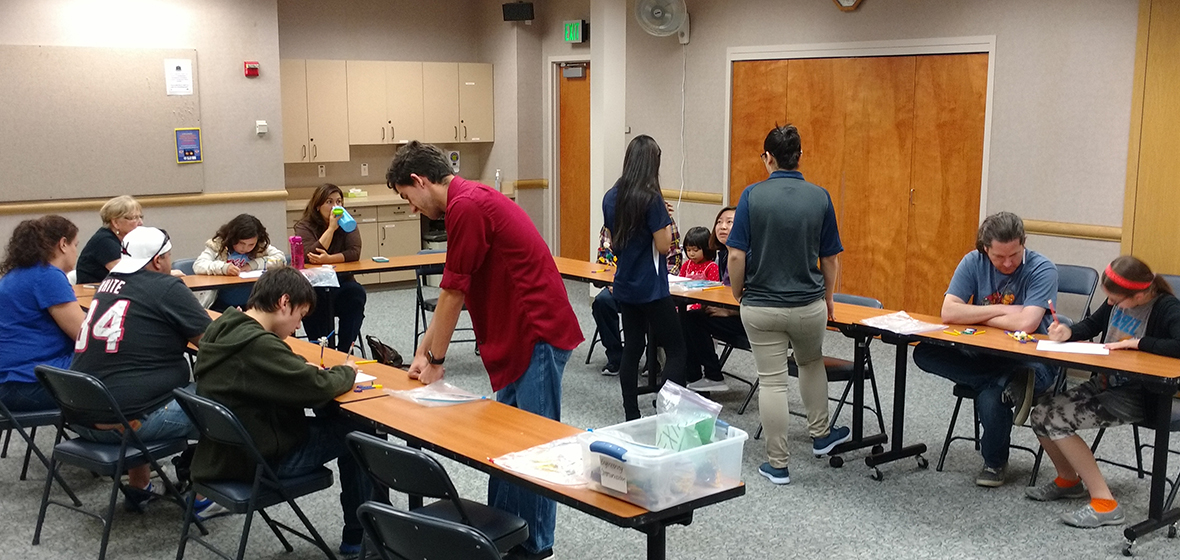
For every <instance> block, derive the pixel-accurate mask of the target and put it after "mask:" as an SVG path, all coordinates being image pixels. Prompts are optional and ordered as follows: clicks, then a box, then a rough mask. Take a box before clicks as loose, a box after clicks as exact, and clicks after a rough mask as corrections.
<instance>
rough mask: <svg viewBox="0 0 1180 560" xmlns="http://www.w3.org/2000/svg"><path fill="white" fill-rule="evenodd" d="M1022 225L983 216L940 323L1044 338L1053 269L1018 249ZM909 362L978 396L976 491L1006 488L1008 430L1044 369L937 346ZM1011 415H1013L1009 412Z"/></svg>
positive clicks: (1004, 216)
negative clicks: (980, 428)
mask: <svg viewBox="0 0 1180 560" xmlns="http://www.w3.org/2000/svg"><path fill="white" fill-rule="evenodd" d="M1024 241H1025V233H1024V221H1023V220H1021V219H1020V217H1019V216H1017V215H1015V214H1013V213H1011V212H1000V213H997V214H992V215H991V216H988V217H987V219H985V220H984V221H983V223H982V224H980V226H979V233H978V235H977V236H976V241H975V248H976V250H975V251H972V252H970V253H968V254H967V255H966V256H964V257H963V260H962V261H960V262H959V266H958V268H956V269H955V275H954V276H953V277H951V283H950V286H949V287H948V288H947V290H946V297H945V298H944V299H943V301H942V321H943V322H946V323H951V324H956V325H986V326H988V327H992V328H996V329H1003V330H1005V331H1025V332H1028V333H1034V332H1036V333H1045V332H1047V329H1048V327H1049V324H1050V323H1051V322H1052V318H1051V317H1050V316H1049V314H1047V313H1045V311H1046V310H1047V308H1048V306H1049V300H1050V299H1055V298H1056V297H1057V267H1056V266H1054V265H1053V263H1052V262H1050V261H1049V259H1047V258H1045V257H1044V256H1042V255H1041V254H1039V253H1037V252H1035V251H1030V250H1028V249H1026V248H1025V247H1024ZM914 363H916V364H918V367H920V368H922V369H923V370H925V371H928V372H930V373H933V374H934V375H937V376H939V377H945V378H947V379H949V380H951V381H954V382H955V383H957V384H960V385H966V386H969V387H970V388H971V389H973V390H974V391H975V392H976V397H975V410H976V412H977V413H978V414H979V423H980V424H982V425H983V437H982V438H980V443H979V446H980V453H981V454H982V455H983V470H981V471H980V472H979V475H978V476H977V477H976V478H975V483H976V484H978V485H980V486H988V487H997V486H1001V485H1003V484H1004V471H1005V469H1006V467H1007V465H1008V445H1009V443H1010V442H1011V439H1012V438H1011V436H1012V425H1013V424H1014V423H1015V424H1017V425H1021V424H1024V421H1025V419H1026V418H1027V417H1028V410H1029V407H1030V406H1031V404H1032V401H1033V398H1034V395H1038V394H1041V393H1042V392H1044V391H1046V390H1048V389H1049V388H1050V387H1052V385H1053V378H1054V371H1053V370H1052V369H1051V368H1050V367H1049V366H1047V365H1046V364H1043V363H1039V362H1025V361H1020V360H1014V359H1010V358H1002V357H999V356H995V355H991V354H981V353H979V352H976V351H973V350H970V349H958V348H951V347H947V346H938V345H935V344H929V343H924V344H919V345H918V346H917V347H916V348H914ZM1014 409H1015V410H1014Z"/></svg>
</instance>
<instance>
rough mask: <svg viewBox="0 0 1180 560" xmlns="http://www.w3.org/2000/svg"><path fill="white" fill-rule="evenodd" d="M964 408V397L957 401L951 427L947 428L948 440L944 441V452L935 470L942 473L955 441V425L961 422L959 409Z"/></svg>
mask: <svg viewBox="0 0 1180 560" xmlns="http://www.w3.org/2000/svg"><path fill="white" fill-rule="evenodd" d="M962 406H963V399H962V397H960V398H958V399H955V410H954V412H951V425H950V426H947V428H946V439H944V440H942V452H941V453H939V454H938V466H936V467H934V470H936V471H939V472H942V464H943V463H944V462H946V452H947V450H948V449H950V447H951V441H952V440H954V435H955V423H957V422H958V421H959V408H960V407H962Z"/></svg>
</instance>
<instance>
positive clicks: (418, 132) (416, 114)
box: [382, 62, 425, 277]
mask: <svg viewBox="0 0 1180 560" xmlns="http://www.w3.org/2000/svg"><path fill="white" fill-rule="evenodd" d="M385 88H386V99H385V112H386V115H387V116H388V117H389V118H388V119H387V120H386V125H387V126H388V127H389V133H388V134H389V141H390V142H391V143H393V142H396V143H401V142H409V141H410V140H420V139H422V138H423V131H424V127H425V124H424V121H423V112H422V63H421V62H386V63H385ZM382 276H384V274H382ZM411 277H412V275H411Z"/></svg>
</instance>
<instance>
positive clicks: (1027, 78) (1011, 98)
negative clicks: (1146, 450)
mask: <svg viewBox="0 0 1180 560" xmlns="http://www.w3.org/2000/svg"><path fill="white" fill-rule="evenodd" d="M630 3H631V5H633V4H634V0H630ZM688 6H689V12H690V14H691V15H692V42H691V43H690V44H689V45H688V46H687V48H684V49H682V47H681V46H680V45H679V44H678V43H677V41H676V39H675V38H673V37H666V38H659V37H651V36H648V35H647V34H646V33H644V32H643V31H642V30H641V29H639V27H638V25H636V24H635V23H634V22H631V23H630V25H629V27H628V35H627V50H628V53H627V62H628V65H627V124H628V125H629V126H630V127H631V130H632V132H633V134H639V133H646V134H650V135H652V136H653V137H655V138H656V140H657V141H658V142H659V143H660V146H661V148H663V157H664V163H663V170H662V175H661V178H662V181H663V186H664V188H667V189H678V188H679V187H680V183H681V177H682V175H681V173H680V159H681V154H682V153H683V154H684V155H685V159H686V161H685V173H684V174H683V178H684V186H685V189H686V190H690V191H705V192H724V191H725V190H726V189H725V185H726V183H725V181H726V180H727V176H726V174H725V162H724V161H723V160H722V158H723V154H724V150H725V146H726V143H727V142H728V137H727V135H726V132H725V103H726V95H727V91H726V86H725V82H726V74H727V72H728V66H727V64H726V49H727V48H729V47H738V46H755V45H789V44H811V43H843V42H864V41H887V40H903V39H926V38H939V37H964V36H978V35H994V36H995V37H996V54H995V74H994V80H995V82H994V90H993V98H992V116H991V138H990V150H991V151H990V158H989V160H988V167H989V178H988V179H989V180H988V184H987V198H986V200H985V201H984V207H985V208H986V211H987V212H988V213H992V212H997V211H1001V210H1010V211H1014V212H1017V213H1018V214H1020V215H1022V216H1024V217H1027V218H1035V219H1040V220H1053V221H1061V222H1075V223H1085V224H1097V225H1113V226H1118V225H1121V222H1122V210H1121V209H1122V205H1123V189H1124V182H1125V178H1126V175H1125V174H1126V154H1127V140H1128V131H1129V119H1130V105H1131V75H1132V71H1133V69H1134V60H1133V57H1134V50H1135V37H1136V26H1137V15H1138V2H1137V0H1041V1H1038V2H1028V1H1025V0H987V1H984V0H963V1H959V2H942V1H936V0H911V1H906V2H897V1H894V2H888V1H881V0H870V1H867V2H864V3H863V4H862V6H861V8H860V9H859V10H857V11H856V12H853V13H843V12H840V11H838V10H837V9H836V8H835V6H833V5H832V4H831V2H819V1H812V0H730V1H727V2H712V1H706V0H688ZM685 53H687V75H686V78H687V80H686V82H687V84H686V88H685V98H684V99H685V105H686V112H685V114H686V118H685V125H684V142H685V150H684V151H683V152H682V151H681V149H680V131H681V128H680V127H681V125H680V117H681V115H680V102H681V78H682V72H681V68H682V65H683V64H684V62H683V60H684V59H683V56H684V54H685ZM803 141H804V145H805V146H806V142H807V139H806V138H804V139H803ZM684 208H685V209H684V210H682V212H683V213H684V214H685V215H683V216H682V217H681V221H682V223H683V227H685V228H686V227H688V226H689V225H706V223H707V222H708V221H710V220H711V219H712V216H713V213H714V209H715V207H711V206H709V205H696V204H685V205H684ZM1037 243H1041V244H1042V245H1043V246H1042V247H1038V246H1037V245H1036V244H1037ZM1030 246H1031V247H1034V248H1038V249H1041V250H1043V251H1044V252H1045V253H1046V254H1047V255H1049V256H1050V258H1053V259H1055V260H1058V261H1059V262H1073V263H1079V264H1090V265H1092V266H1094V265H1096V264H1105V262H1107V261H1108V260H1109V259H1110V258H1112V257H1113V256H1115V255H1117V254H1118V244H1117V243H1100V242H1087V241H1074V240H1067V239H1057V238H1034V239H1033V240H1032V241H1030Z"/></svg>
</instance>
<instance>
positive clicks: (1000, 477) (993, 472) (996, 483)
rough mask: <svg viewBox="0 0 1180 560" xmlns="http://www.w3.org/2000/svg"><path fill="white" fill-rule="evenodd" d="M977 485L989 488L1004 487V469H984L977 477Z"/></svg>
mask: <svg viewBox="0 0 1180 560" xmlns="http://www.w3.org/2000/svg"><path fill="white" fill-rule="evenodd" d="M975 484H977V485H979V486H986V487H988V488H997V487H1000V486H1003V485H1004V467H997V468H992V467H983V470H981V471H979V474H978V475H977V476H976V477H975Z"/></svg>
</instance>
